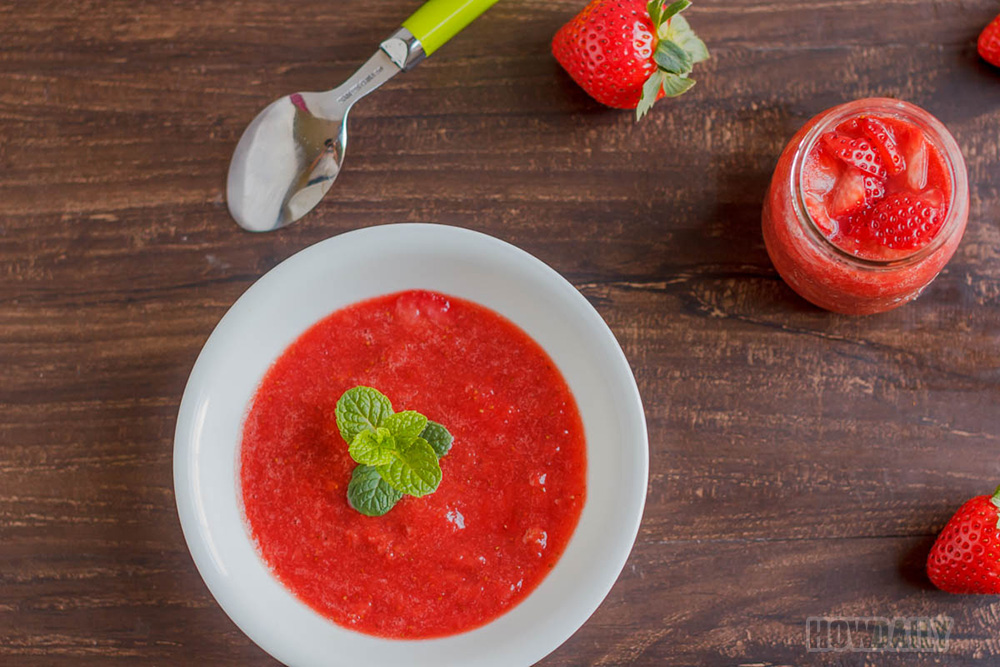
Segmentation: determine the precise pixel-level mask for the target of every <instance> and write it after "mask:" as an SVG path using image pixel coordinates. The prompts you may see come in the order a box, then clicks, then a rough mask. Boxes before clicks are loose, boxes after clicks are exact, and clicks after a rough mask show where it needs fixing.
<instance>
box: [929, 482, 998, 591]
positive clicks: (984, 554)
mask: <svg viewBox="0 0 1000 667" xmlns="http://www.w3.org/2000/svg"><path fill="white" fill-rule="evenodd" d="M927 575H928V576H929V577H930V579H931V583H933V584H934V585H935V586H937V587H938V588H940V589H941V590H943V591H947V592H948V593H981V594H985V595H1000V489H997V491H996V493H995V494H994V495H993V496H992V497H991V496H979V497H977V498H973V499H972V500H970V501H969V502H967V503H965V504H964V505H962V507H961V509H959V510H958V512H957V513H956V514H955V516H953V517H952V519H951V521H949V522H948V525H947V526H945V527H944V530H943V531H942V532H941V535H940V536H939V537H938V539H937V542H935V543H934V548H932V549H931V555H930V557H929V558H928V559H927Z"/></svg>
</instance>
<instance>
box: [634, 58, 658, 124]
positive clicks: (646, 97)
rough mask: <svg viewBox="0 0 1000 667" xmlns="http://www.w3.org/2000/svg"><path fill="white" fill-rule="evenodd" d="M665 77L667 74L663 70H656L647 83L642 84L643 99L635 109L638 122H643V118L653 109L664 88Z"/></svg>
mask: <svg viewBox="0 0 1000 667" xmlns="http://www.w3.org/2000/svg"><path fill="white" fill-rule="evenodd" d="M664 76H666V73H665V72H664V71H663V70H656V71H655V72H653V73H652V74H651V75H650V76H649V78H648V79H646V83H644V84H642V97H641V98H640V99H639V105H638V106H636V108H635V119H636V120H642V117H643V116H645V115H646V114H647V113H649V110H650V109H652V108H653V105H654V104H655V103H656V98H657V96H658V95H659V94H660V88H661V87H662V86H663V77H664Z"/></svg>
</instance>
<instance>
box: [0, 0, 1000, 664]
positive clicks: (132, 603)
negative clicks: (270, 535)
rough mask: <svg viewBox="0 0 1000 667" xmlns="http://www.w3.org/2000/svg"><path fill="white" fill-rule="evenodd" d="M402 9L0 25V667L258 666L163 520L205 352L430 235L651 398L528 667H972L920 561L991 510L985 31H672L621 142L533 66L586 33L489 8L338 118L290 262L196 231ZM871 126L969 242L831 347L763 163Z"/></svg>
mask: <svg viewBox="0 0 1000 667" xmlns="http://www.w3.org/2000/svg"><path fill="white" fill-rule="evenodd" d="M418 4H419V2H418V1H417V0H405V2H400V1H395V2H390V1H389V0H294V1H291V2H277V1H270V2H269V1H265V0H242V1H234V0H224V1H223V0H161V1H158V2H154V1H152V0H145V1H143V0H139V1H137V0H128V1H126V0H74V1H73V2H68V1H65V0H64V1H54V0H0V664H3V665H45V666H49V665H55V666H58V665H89V664H101V665H109V664H111V665H115V664H130V665H132V664H151V665H194V664H205V665H271V664H274V661H273V660H272V659H271V658H269V657H268V656H267V655H266V654H265V653H264V652H262V651H261V650H260V649H258V648H257V647H256V646H255V645H254V644H253V643H251V642H250V640H249V639H247V637H245V636H244V635H243V634H242V633H241V632H240V631H239V630H238V629H237V628H236V626H235V625H233V623H232V622H231V621H229V619H228V618H227V617H226V615H225V614H224V613H223V612H222V610H221V609H220V608H219V606H218V605H217V604H216V603H215V602H214V600H213V599H212V597H211V595H210V594H209V592H208V590H207V588H206V587H205V585H204V584H203V583H202V581H201V579H200V578H199V576H198V574H197V572H196V570H195V567H194V564H193V562H192V560H191V558H190V556H189V555H188V552H187V549H186V547H185V544H184V541H183V538H182V536H181V530H180V524H179V522H178V519H177V514H176V510H175V506H174V497H173V488H172V474H171V454H172V437H173V428H174V422H175V417H176V413H177V408H178V403H179V401H180V396H181V392H182V390H183V388H184V384H185V381H186V378H187V374H188V372H189V370H190V369H191V366H192V364H193V363H194V360H195V357H196V356H197V354H198V351H199V349H200V347H201V345H202V344H203V343H204V342H205V340H206V338H207V337H208V335H209V333H210V332H211V330H212V328H213V327H214V325H215V324H216V323H217V322H218V320H219V318H220V317H221V316H222V315H223V313H224V312H225V311H226V309H227V308H228V307H229V306H230V305H231V304H232V303H233V301H234V300H235V299H236V298H237V297H238V296H239V295H240V294H241V293H242V292H243V291H244V290H245V289H246V288H247V287H248V286H249V285H250V284H251V283H252V282H253V281H254V280H255V279H257V278H258V277H259V276H260V275H262V274H263V273H264V272H266V271H267V270H268V269H270V268H271V267H273V266H274V265H276V264H277V263H278V262H280V261H281V260H283V259H284V258H286V257H288V256H289V255H291V254H293V253H294V252H296V251H298V250H300V249H302V248H304V247H306V246H307V245H309V244H312V243H314V242H316V241H319V240H321V239H324V238H327V237H329V236H332V235H335V234H338V233H341V232H343V231H346V230H350V229H355V228H358V227H365V226H369V225H376V224H383V223H390V222H399V221H434V222H441V223H446V224H451V225H459V226H463V227H469V228H473V229H478V230H481V231H484V232H487V233H490V234H493V235H495V236H498V237H500V238H502V239H505V240H507V241H510V242H512V243H514V244H517V245H518V246H520V247H522V248H524V249H526V250H527V251H529V252H531V253H533V254H535V255H537V256H538V257H540V258H541V259H542V260H544V261H546V262H547V263H549V264H550V265H552V266H553V267H554V268H556V269H557V270H558V271H560V272H561V273H562V274H563V275H565V276H567V277H568V278H569V279H570V280H571V281H572V282H573V283H574V284H575V285H576V286H577V287H579V289H580V290H582V291H583V293H584V294H585V295H586V296H587V297H588V298H589V299H590V300H591V302H592V303H593V304H594V305H595V306H596V307H597V309H598V310H599V311H600V312H601V314H602V315H603V316H604V317H605V318H606V319H607V321H608V322H609V324H610V325H611V327H612V329H613V330H614V332H615V334H616V335H617V336H618V339H619V340H620V342H621V344H622V346H623V347H624V349H625V353H626V355H627V356H628V358H629V360H630V362H631V364H632V367H633V368H634V370H635V373H636V376H637V379H638V382H639V386H640V390H641V392H642V395H643V398H644V401H645V405H646V412H647V416H648V420H649V427H650V448H651V452H650V453H651V478H650V484H649V493H648V504H647V509H646V514H645V519H644V521H643V524H642V528H641V531H640V534H639V538H638V541H637V544H636V547H635V550H634V552H633V554H632V557H631V559H630V561H629V563H628V565H627V566H626V568H625V571H624V572H623V574H622V576H621V578H620V580H619V582H618V584H617V585H616V586H615V588H614V590H613V591H612V593H611V595H610V596H609V597H608V599H607V600H606V601H605V603H604V604H603V605H602V606H601V608H600V609H599V610H598V612H597V613H596V614H595V615H594V616H593V618H592V619H591V620H590V621H589V622H588V623H587V624H586V625H585V626H584V627H583V628H582V629H581V630H580V631H579V632H577V633H576V635H575V636H574V637H573V638H572V639H570V640H569V641H568V642H567V643H566V644H564V645H563V646H562V647H561V648H559V649H558V650H557V651H556V652H555V653H553V654H552V655H551V656H550V657H549V658H547V659H546V660H544V661H543V663H542V664H543V665H545V666H547V667H562V666H575V665H601V666H607V665H695V664H699V665H747V666H749V665H753V666H756V667H768V666H777V665H802V664H822V665H845V666H846V665H863V664H887V665H896V664H908V665H971V664H1000V599H998V598H996V597H980V598H973V597H952V596H948V595H945V594H943V593H939V592H936V591H934V590H933V589H931V588H930V586H929V584H928V582H927V581H926V579H925V576H924V574H923V570H922V562H923V560H924V558H925V557H926V553H927V551H928V549H929V547H930V544H931V542H932V540H933V536H934V535H935V533H936V532H937V531H938V530H939V529H940V528H941V526H942V525H943V524H944V522H945V521H946V520H947V519H948V517H949V516H950V514H951V512H952V511H953V510H954V509H955V508H957V506H958V505H959V504H961V503H962V502H963V501H964V500H965V499H966V498H968V497H971V496H973V495H977V494H981V493H985V492H987V491H989V490H992V489H993V488H995V486H996V484H997V483H998V482H1000V456H998V452H1000V410H998V406H1000V222H998V221H1000V71H998V70H994V69H991V68H989V67H988V66H987V65H985V64H983V63H982V62H980V61H979V60H978V59H977V57H976V54H975V38H976V36H977V34H978V31H979V30H980V29H981V28H982V26H983V25H985V24H986V22H987V21H988V20H989V19H991V18H992V17H993V16H994V15H995V14H996V13H997V12H998V11H1000V4H998V3H997V2H996V1H995V0H961V1H957V2H938V1H933V2H932V1H929V0H854V1H849V0H786V1H778V0H697V2H696V6H695V7H694V8H693V9H692V10H691V11H690V14H689V17H690V20H691V22H692V23H693V24H694V26H695V27H696V29H697V30H698V31H699V33H700V34H701V35H702V37H704V39H705V41H706V42H708V44H709V46H710V47H711V49H712V53H713V56H714V57H713V59H712V60H711V61H709V62H708V63H706V64H705V66H704V67H703V68H702V70H701V71H700V72H699V73H698V76H697V77H696V78H697V79H698V80H699V85H698V86H697V87H696V88H695V89H694V90H693V91H692V92H691V93H690V94H689V95H687V96H685V97H684V98H682V99H680V100H677V101H674V102H670V103H665V104H662V106H660V107H658V108H657V109H656V110H654V112H653V113H651V114H650V116H649V117H647V119H646V120H645V121H644V122H643V123H641V124H638V125H637V124H634V123H633V121H632V117H631V115H630V114H628V113H620V112H614V111H610V110H606V109H604V108H602V107H600V106H598V105H597V104H596V103H594V102H591V101H590V100H589V99H588V98H587V97H586V96H585V95H584V94H583V93H582V91H580V90H579V89H578V88H577V87H576V86H575V84H573V83H572V81H571V80H570V79H569V78H568V77H567V76H566V75H564V74H563V73H562V72H561V70H560V69H559V67H558V65H557V64H556V62H555V60H554V59H553V58H552V57H551V55H550V54H549V40H550V38H551V36H552V34H553V33H554V32H555V31H556V29H557V28H558V27H559V26H560V25H561V24H562V23H563V22H564V21H566V20H567V19H568V18H569V17H570V16H571V15H572V14H574V13H575V12H576V11H577V10H578V9H579V8H580V7H581V6H582V4H583V0H504V1H503V2H500V3H499V4H498V5H496V6H495V7H494V8H493V9H492V10H491V11H490V12H488V14H487V15H485V16H484V17H483V18H482V19H481V20H479V21H478V22H477V23H475V24H474V25H472V26H471V27H470V28H468V30H467V31H466V32H465V33H463V34H462V35H460V36H459V37H458V38H456V39H455V40H454V41H453V42H452V43H450V44H448V45H447V46H446V47H445V48H443V49H442V50H441V51H440V52H439V53H438V54H436V55H435V56H434V57H433V58H431V59H429V60H428V61H427V62H426V63H425V64H424V65H422V66H421V67H420V68H419V69H417V70H415V71H413V72H412V73H409V74H407V75H406V76H401V77H398V78H396V79H395V80H393V81H392V82H391V83H390V84H389V85H387V86H386V87H385V88H384V89H383V90H381V91H379V93H378V94H377V95H373V96H372V97H370V98H368V99H366V100H365V101H364V102H363V103H362V104H360V105H359V106H358V108H357V109H356V110H355V111H354V112H353V113H352V118H351V127H350V132H351V147H350V151H349V156H348V159H347V165H346V170H345V172H344V173H343V175H342V176H341V177H340V179H339V180H338V182H337V184H336V186H335V188H334V190H333V191H331V194H330V196H329V197H328V199H327V200H326V201H325V202H324V203H323V204H322V205H321V207H320V208H319V209H318V210H317V211H315V212H314V213H313V214H312V215H310V216H309V217H308V218H307V219H305V220H303V221H302V222H300V223H298V224H296V225H295V226H293V227H290V228H288V229H286V230H284V231H282V232H280V233H276V234H267V235H251V234H247V233H244V232H242V231H241V230H239V229H238V228H237V227H236V225H235V224H234V223H233V222H232V221H231V220H230V218H229V216H228V214H227V212H226V206H225V203H224V199H223V186H224V179H225V173H226V168H227V165H228V160H229V157H230V155H231V152H232V150H233V147H234V146H235V143H236V140H237V139H238V137H239V135H240V133H241V132H242V130H243V128H244V126H245V125H246V124H247V123H248V122H249V121H250V119H251V118H253V116H254V115H255V114H256V112H257V111H258V110H259V109H260V108H262V107H263V106H264V105H265V104H266V103H268V102H269V101H270V100H272V99H274V98H276V97H278V96H280V95H282V94H285V93H288V92H293V91H297V90H313V89H324V88H328V87H332V86H333V85H335V84H337V83H338V82H340V81H341V80H343V79H345V78H346V77H347V76H348V75H349V74H350V73H351V72H352V71H353V68H354V67H356V66H357V65H358V64H359V63H360V62H362V61H363V60H364V59H365V58H366V57H367V56H368V55H370V53H371V52H372V51H373V50H374V48H375V45H376V44H377V43H378V42H379V41H380V40H381V39H382V38H383V37H385V36H386V35H388V34H389V33H390V32H391V31H392V30H393V29H394V28H395V27H396V26H397V25H398V23H399V21H400V20H401V19H402V18H404V17H405V16H407V15H408V12H409V11H411V10H412V9H414V8H415V7H416V6H418ZM872 95H887V96H898V97H901V98H905V99H907V100H910V101H912V102H915V103H916V104H919V105H921V106H923V107H925V108H927V109H928V110H929V111H931V112H932V113H933V114H935V115H936V116H937V117H938V118H940V119H941V120H942V121H943V122H944V123H945V124H946V125H947V126H948V127H949V128H950V129H951V130H952V132H953V133H954V134H955V136H956V138H957V139H958V142H959V144H960V145H961V146H962V149H963V151H964V153H965V156H966V159H967V162H968V167H969V175H970V181H971V190H972V212H971V216H970V222H969V228H968V233H967V235H966V238H965V240H964V242H963V243H962V245H961V247H960V248H959V250H958V254H957V255H956V257H955V258H954V260H953V261H952V262H951V264H950V265H949V266H948V267H947V269H946V270H945V271H944V273H943V274H942V275H941V276H940V277H939V278H938V279H937V281H936V282H935V283H933V285H932V286H931V287H930V288H929V289H928V290H927V291H926V292H925V294H924V295H923V296H922V297H921V298H920V299H919V300H918V301H916V302H915V303H913V304H911V305H908V306H906V307H904V308H902V309H899V310H897V311H895V312H891V313H888V314H885V315H880V316H874V317H867V318H848V317H841V316H836V315H831V314H828V313H824V312H821V311H819V310H816V309H814V308H812V307H810V306H809V305H808V304H806V303H804V302H803V301H802V300H800V299H799V298H797V297H796V296H795V295H794V294H793V293H792V292H791V291H790V290H789V289H788V288H787V287H786V286H785V285H784V284H783V283H782V282H781V280H780V279H779V278H778V276H777V274H776V273H775V271H774V270H773V268H772V266H771V264H770V262H769V261H768V257H767V254H766V252H765V250H764V245H763V241H762V238H761V234H760V208H761V202H762V199H763V195H764V190H765V188H766V186H767V183H768V180H769V178H770V174H771V171H772V169H773V167H774V164H775V161H776V158H777V155H778V153H779V152H780V150H781V148H782V146H783V145H784V143H785V142H786V141H787V140H788V138H789V137H790V136H791V134H792V133H793V132H794V131H795V130H796V129H797V128H798V127H799V126H800V125H801V124H802V123H804V122H805V121H806V120H807V119H808V118H809V117H811V116H812V115H814V114H815V113H818V112H820V111H822V110H824V109H826V108H828V107H830V106H832V105H834V104H836V103H839V102H843V101H847V100H851V99H855V98H860V97H867V96H872ZM828 615H846V616H886V617H896V616H936V615H947V616H950V617H952V618H953V619H954V630H953V633H952V641H951V643H950V645H949V646H948V650H947V652H946V653H943V654H938V653H920V654H911V655H891V654H889V655H887V654H872V655H863V654H853V655H852V654H816V653H807V652H806V639H805V631H806V619H807V617H810V616H828Z"/></svg>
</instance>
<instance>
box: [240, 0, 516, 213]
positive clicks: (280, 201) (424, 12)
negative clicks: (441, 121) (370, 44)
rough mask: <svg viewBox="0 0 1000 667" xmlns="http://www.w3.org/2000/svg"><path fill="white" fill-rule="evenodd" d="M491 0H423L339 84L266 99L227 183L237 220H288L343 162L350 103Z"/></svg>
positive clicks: (309, 203) (409, 65)
mask: <svg viewBox="0 0 1000 667" xmlns="http://www.w3.org/2000/svg"><path fill="white" fill-rule="evenodd" d="M496 2H497V0H430V1H429V2H427V3H425V4H424V5H423V6H422V7H420V9H418V10H417V11H416V12H415V13H414V14H413V16H411V17H410V18H408V19H407V20H406V21H404V22H403V27H401V28H400V29H399V30H397V31H396V32H395V33H393V35H392V36H391V37H390V38H389V39H387V40H385V41H384V42H382V44H381V45H380V47H379V50H378V51H376V52H375V55H373V56H372V57H371V58H369V59H368V62H366V63H365V64H364V65H363V66H362V67H361V69H359V70H358V71H357V72H355V73H354V75H353V76H352V77H351V78H349V79H348V80H347V81H345V82H344V83H343V84H342V85H340V86H339V87H337V88H334V89H333V90H330V91H327V92H325V93H293V94H291V95H286V96H285V97H282V98H281V99H279V100H277V101H275V102H272V103H271V104H270V105H269V106H268V107H267V108H265V109H264V110H263V111H261V112H260V114H258V115H257V117H256V118H254V119H253V122H251V123H250V125H249V126H247V129H246V130H244V132H243V136H242V137H241V138H240V142H239V144H237V146H236V151H235V152H234V153H233V159H232V162H230V164H229V178H228V181H227V183H226V200H227V202H228V204H229V212H230V214H231V215H232V216H233V218H234V219H235V220H236V222H237V223H239V225H240V227H243V229H246V230H248V231H251V232H269V231H272V230H275V229H280V228H282V227H284V226H286V225H290V224H291V223H293V222H295V221H296V220H298V219H299V218H301V217H302V216H304V215H305V214H306V213H308V212H309V211H311V210H312V209H313V208H314V207H315V206H316V205H317V204H319V202H320V200H321V199H323V195H325V194H326V193H327V191H328V190H329V189H330V186H331V185H333V181H334V179H336V178H337V175H338V174H339V173H340V169H341V167H342V165H343V164H344V151H345V150H346V149H347V114H348V112H350V110H351V107H353V106H354V103H355V102H357V101H358V100H360V99H361V98H362V97H364V96H365V95H367V94H369V93H371V92H372V91H373V90H375V89H377V88H378V87H379V86H381V85H382V84H384V83H385V82H386V81H388V80H389V79H391V78H392V77H394V76H396V75H397V74H399V73H400V72H406V71H409V70H411V69H413V68H414V67H416V66H417V65H419V64H420V63H421V62H422V61H423V60H424V58H426V57H427V56H429V55H430V54H432V53H434V51H436V50H437V49H438V48H440V47H441V46H442V45H444V44H445V43H446V42H447V41H448V40H449V39H451V38H452V37H454V36H455V35H457V34H458V33H459V32H460V31H461V30H462V29H463V28H465V26H467V25H468V24H469V23H471V22H472V21H474V20H475V19H476V18H477V17H478V16H479V15H480V14H482V13H483V12H485V11H486V10H487V9H489V8H490V7H492V6H493V5H494V4H495V3H496Z"/></svg>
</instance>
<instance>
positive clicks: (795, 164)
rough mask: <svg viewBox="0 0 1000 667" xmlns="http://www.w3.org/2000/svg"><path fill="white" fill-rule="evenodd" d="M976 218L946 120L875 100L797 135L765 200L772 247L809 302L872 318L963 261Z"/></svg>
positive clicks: (841, 110)
mask: <svg viewBox="0 0 1000 667" xmlns="http://www.w3.org/2000/svg"><path fill="white" fill-rule="evenodd" d="M968 216H969V185H968V176H967V174H966V169H965V161H964V159H963V158H962V153H961V151H960V150H959V148H958V144H957V143H956V142H955V139H954V138H953V137H952V136H951V134H950V133H949V132H948V130H947V129H946V128H945V127H944V125H942V124H941V122H940V121H938V120H937V119H936V118H934V117H933V116H931V115H930V114H928V113H927V112H926V111H924V110H923V109H920V108H919V107H916V106H914V105H912V104H908V103H906V102H900V101H898V100H891V99H882V98H873V99H867V100H860V101H857V102H851V103H848V104H844V105H841V106H838V107H834V108H833V109H830V110H828V111H826V112H824V113H822V114H820V115H819V116H817V117H815V118H813V119H812V120H810V121H809V122H808V123H807V124H806V125H805V127H803V128H802V129H801V130H799V132H798V133H797V134H796V135H795V137H793V138H792V140H791V141H790V142H789V144H788V146H787V147H786V148H785V151H784V152H783V153H782V155H781V158H780V160H779V161H778V166H777V168H776V169H775V171H774V177H773V179H772V181H771V188H770V191H769V192H768V195H767V199H766V200H765V202H764V214H763V230H764V241H765V243H766V245H767V251H768V254H770V256H771V261H773V262H774V266H775V268H776V269H777V270H778V273H780V274H781V277H782V278H784V279H785V281H786V282H787V283H788V284H789V285H790V286H791V287H792V289H794V290H795V291H796V292H798V293H799V294H800V295H801V296H803V297H804V298H806V299H808V300H809V301H811V302H812V303H814V304H816V305H817V306H820V307H822V308H826V309H827V310H832V311H835V312H839V313H846V314H850V315H865V314H871V313H880V312H883V311H886V310H890V309H892V308H895V307H897V306H900V305H902V304H904V303H906V302H908V301H911V300H913V299H914V298H916V297H917V296H918V295H919V294H920V292H921V291H922V290H923V289H924V288H925V287H926V286H927V285H928V284H929V283H930V282H931V281H932V280H934V278H935V277H936V276H937V275H938V273H939V272H940V271H941V269H942V268H944V265H945V264H947V263H948V260H950V259H951V257H952V255H954V254H955V250H956V248H957V246H958V243H959V241H961V239H962V235H963V234H964V232H965V226H966V222H967V220H968Z"/></svg>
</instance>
